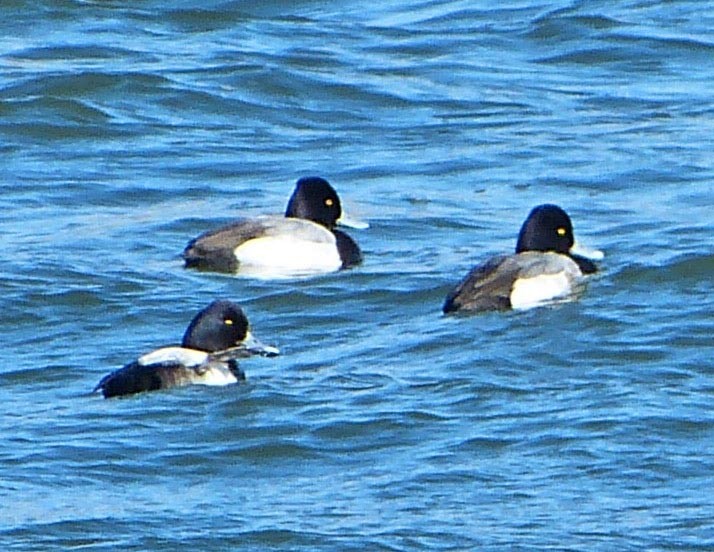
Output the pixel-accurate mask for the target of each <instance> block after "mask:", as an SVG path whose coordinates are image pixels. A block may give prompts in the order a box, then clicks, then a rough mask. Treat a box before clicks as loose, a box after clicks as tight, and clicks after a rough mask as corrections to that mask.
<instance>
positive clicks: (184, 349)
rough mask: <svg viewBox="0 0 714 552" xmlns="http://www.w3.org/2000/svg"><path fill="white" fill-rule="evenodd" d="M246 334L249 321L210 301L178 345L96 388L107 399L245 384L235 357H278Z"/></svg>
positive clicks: (229, 307) (235, 308)
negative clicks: (182, 388) (162, 391)
mask: <svg viewBox="0 0 714 552" xmlns="http://www.w3.org/2000/svg"><path fill="white" fill-rule="evenodd" d="M278 354H279V351H278V349H276V348H275V347H270V346H268V345H263V344H262V343H261V342H260V341H258V340H257V339H256V338H255V337H253V335H252V334H251V332H250V327H249V324H248V318H247V317H246V316H245V313H244V312H243V310H242V309H241V308H240V307H239V306H238V305H236V304H235V303H232V302H231V301H225V300H218V301H214V302H212V303H211V304H210V305H208V306H207V307H206V308H204V309H203V310H202V311H201V312H199V313H198V314H197V315H196V316H195V317H194V319H193V320H192V321H191V323H190V324H189V325H188V328H187V329H186V333H185V334H184V336H183V340H182V342H181V345H180V346H168V347H161V348H160V349H156V350H155V351H152V352H150V353H147V354H145V355H143V356H141V357H139V358H138V359H136V360H134V361H133V362H131V363H129V364H127V365H126V366H124V367H123V368H120V369H118V370H115V371H114V372H112V373H110V374H108V375H107V376H105V377H104V378H102V380H101V381H100V382H99V383H98V384H97V386H96V387H95V388H94V391H95V392H96V391H99V390H101V392H102V394H103V395H104V397H105V398H109V397H115V396H118V395H130V394H133V393H140V392H142V391H153V390H156V389H167V388H170V387H181V386H185V385H191V384H197V385H229V384H231V383H236V382H238V381H240V380H244V379H245V374H244V373H243V371H242V370H241V369H240V368H239V366H238V360H237V359H238V358H245V357H249V356H253V355H262V356H276V355H278Z"/></svg>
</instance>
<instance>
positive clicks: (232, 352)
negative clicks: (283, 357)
mask: <svg viewBox="0 0 714 552" xmlns="http://www.w3.org/2000/svg"><path fill="white" fill-rule="evenodd" d="M279 354H280V349H278V348H277V347H273V346H272V345H266V344H265V343H263V342H262V341H260V340H259V339H258V338H256V337H255V336H254V335H253V334H252V333H250V332H248V335H247V336H246V337H245V339H244V340H243V341H241V342H240V343H239V344H238V345H236V346H235V347H231V348H230V349H226V350H225V351H221V352H219V353H215V354H214V355H213V356H214V357H218V358H220V359H221V360H225V359H231V358H246V357H251V356H264V357H274V356H278V355H279Z"/></svg>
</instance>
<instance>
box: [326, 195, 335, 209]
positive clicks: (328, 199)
mask: <svg viewBox="0 0 714 552" xmlns="http://www.w3.org/2000/svg"><path fill="white" fill-rule="evenodd" d="M334 204H335V202H334V201H333V199H332V198H331V197H328V198H327V199H326V200H325V205H327V206H328V207H332V206H333V205H334Z"/></svg>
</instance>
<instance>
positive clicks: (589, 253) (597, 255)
mask: <svg viewBox="0 0 714 552" xmlns="http://www.w3.org/2000/svg"><path fill="white" fill-rule="evenodd" d="M570 253H571V254H572V255H578V256H580V257H585V258H586V259H590V260H592V261H602V260H603V259H604V258H605V253H604V252H602V251H600V250H599V249H590V248H589V247H585V246H584V245H581V244H579V243H578V242H575V244H574V245H573V247H571V248H570Z"/></svg>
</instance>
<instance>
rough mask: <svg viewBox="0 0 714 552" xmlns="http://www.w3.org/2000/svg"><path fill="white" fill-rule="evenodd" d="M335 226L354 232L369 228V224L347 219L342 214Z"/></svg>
mask: <svg viewBox="0 0 714 552" xmlns="http://www.w3.org/2000/svg"><path fill="white" fill-rule="evenodd" d="M337 224H339V225H340V226H347V227H348V228H354V229H356V230H365V229H367V228H369V223H367V222H364V221H362V220H357V219H353V218H349V217H348V216H346V215H344V214H343V215H342V216H341V217H340V218H338V219H337Z"/></svg>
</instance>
